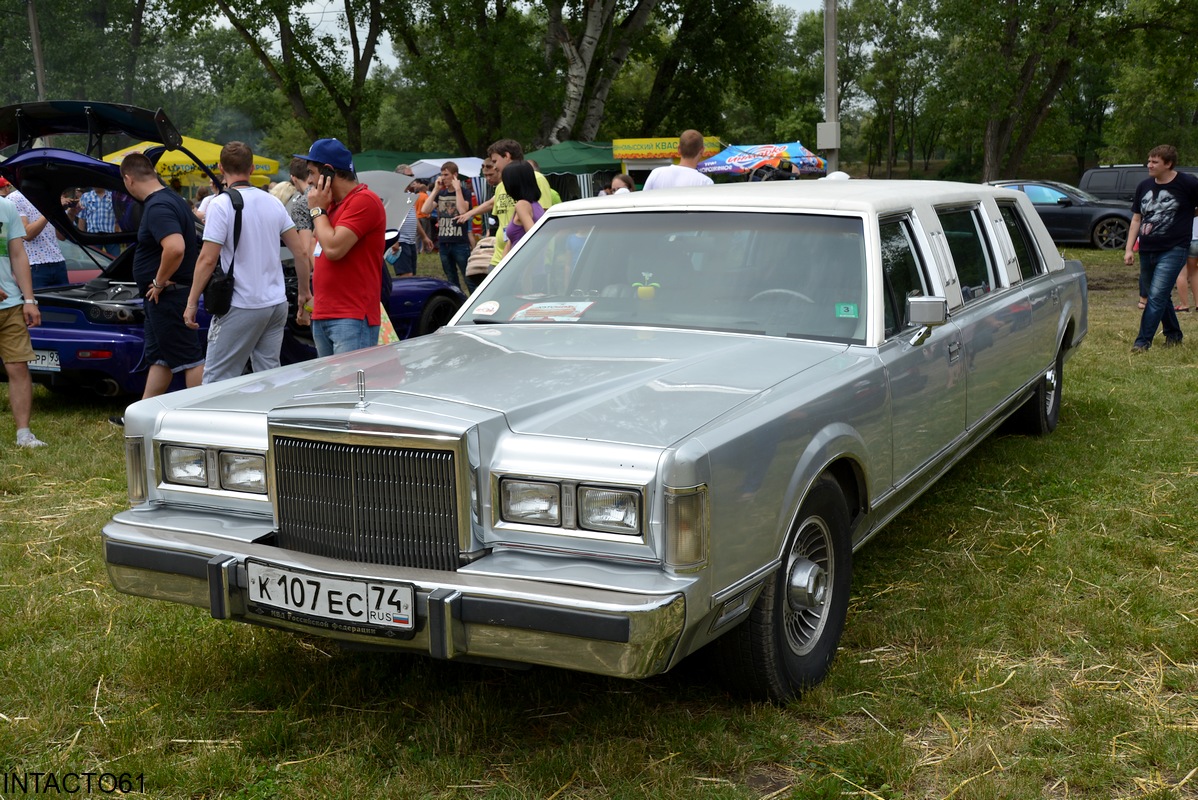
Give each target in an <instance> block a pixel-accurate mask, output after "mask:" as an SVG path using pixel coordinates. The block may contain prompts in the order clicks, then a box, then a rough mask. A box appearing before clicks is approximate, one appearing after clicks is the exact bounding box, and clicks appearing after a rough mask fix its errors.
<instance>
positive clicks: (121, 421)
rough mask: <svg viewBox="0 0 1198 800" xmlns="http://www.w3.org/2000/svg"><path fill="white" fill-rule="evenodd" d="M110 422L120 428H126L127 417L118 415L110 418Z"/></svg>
mask: <svg viewBox="0 0 1198 800" xmlns="http://www.w3.org/2000/svg"><path fill="white" fill-rule="evenodd" d="M108 421H109V422H110V423H112V424H113V425H115V426H117V427H118V428H123V427H125V417H124V416H123V415H121V414H117V415H116V416H113V417H109V418H108Z"/></svg>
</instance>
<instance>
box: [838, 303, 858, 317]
mask: <svg viewBox="0 0 1198 800" xmlns="http://www.w3.org/2000/svg"><path fill="white" fill-rule="evenodd" d="M857 317H858V314H857V304H856V303H837V304H836V318H837V319H857Z"/></svg>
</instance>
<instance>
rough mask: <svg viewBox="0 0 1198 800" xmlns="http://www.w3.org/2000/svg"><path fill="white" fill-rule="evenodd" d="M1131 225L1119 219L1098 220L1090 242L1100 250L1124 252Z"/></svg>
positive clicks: (1091, 233)
mask: <svg viewBox="0 0 1198 800" xmlns="http://www.w3.org/2000/svg"><path fill="white" fill-rule="evenodd" d="M1129 230H1131V223H1129V222H1128V221H1127V220H1125V219H1120V218H1119V217H1107V218H1106V219H1100V220H1098V224H1097V225H1095V226H1094V230H1093V231H1091V232H1090V241H1091V242H1093V243H1094V246H1095V247H1097V248H1098V249H1099V250H1122V249H1123V245H1125V244H1127V233H1128V231H1129Z"/></svg>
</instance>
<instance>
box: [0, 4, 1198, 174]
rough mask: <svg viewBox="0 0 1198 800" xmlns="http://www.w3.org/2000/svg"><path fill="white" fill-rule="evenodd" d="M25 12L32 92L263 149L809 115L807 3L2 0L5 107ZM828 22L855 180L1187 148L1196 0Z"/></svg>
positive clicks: (775, 127)
mask: <svg viewBox="0 0 1198 800" xmlns="http://www.w3.org/2000/svg"><path fill="white" fill-rule="evenodd" d="M30 8H33V9H34V10H35V11H36V12H37V14H38V16H39V18H40V20H41V28H42V37H41V40H42V51H43V55H44V62H45V66H46V82H47V92H48V96H49V97H50V98H70V99H97V100H108V101H117V102H132V103H135V104H137V105H142V106H148V107H151V108H155V107H158V106H161V107H163V108H165V109H166V110H167V111H168V113H169V114H170V115H171V117H172V119H174V120H175V121H176V123H177V124H178V125H179V127H180V128H181V129H182V130H183V131H184V132H185V133H188V134H192V135H196V136H199V137H201V138H208V139H215V140H222V139H229V138H240V139H243V140H246V141H249V142H250V143H251V144H253V145H254V146H255V147H261V148H262V149H263V150H264V151H265V152H267V153H268V154H274V155H279V154H286V153H291V152H298V151H300V150H302V149H305V148H306V147H307V146H308V144H310V142H311V141H312V140H313V139H314V138H318V137H322V136H337V137H339V138H342V139H343V140H345V141H346V142H347V143H348V144H349V145H350V146H351V147H352V148H354V149H403V150H409V149H414V150H419V149H440V150H452V151H458V152H461V153H468V154H475V155H481V154H482V153H483V152H484V151H485V149H486V147H487V145H488V144H490V143H491V142H492V141H494V140H496V139H499V138H514V139H517V140H518V141H521V142H523V143H524V144H525V145H526V146H527V147H533V146H536V145H537V144H540V143H544V142H547V141H553V140H557V139H561V138H567V137H573V138H592V137H594V138H600V139H611V138H616V137H627V136H637V135H645V136H674V135H677V133H678V132H679V131H680V130H682V129H684V128H689V127H696V128H699V129H701V130H703V131H704V133H707V134H708V135H713V136H718V137H720V138H722V139H723V140H725V141H729V142H733V141H739V142H760V141H775V140H791V139H800V140H802V141H804V142H805V143H807V144H808V146H811V145H812V144H813V143H814V138H815V126H816V124H817V123H818V122H820V121H822V119H823V116H824V110H823V108H824V104H823V94H824V90H823V67H824V64H823V61H824V59H823V35H824V31H823V14H822V12H807V13H804V14H801V15H798V16H797V17H793V16H792V15H791V13H790V12H789V11H787V10H785V9H784V8H783V7H781V6H777V5H772V4H771V2H770V0H729V2H720V3H717V2H714V0H610V2H605V3H575V2H565V0H537V1H536V2H529V3H525V2H513V0H413V2H410V3H383V2H382V0H337V2H335V3H331V4H329V5H327V6H322V7H314V6H311V5H309V4H305V3H302V2H300V0H246V2H237V3H234V2H232V0H217V2H216V4H212V3H209V2H206V1H205V2H201V0H104V2H101V3H89V2H85V0H0V11H4V12H7V14H6V16H7V18H8V19H9V20H10V22H11V23H12V24H13V26H15V27H14V30H16V31H17V32H18V35H16V36H10V37H9V38H8V39H7V40H6V42H7V46H6V49H5V56H6V57H5V58H4V59H2V60H0V86H2V87H3V88H0V103H12V102H19V101H27V100H30V99H32V98H33V97H34V96H35V85H34V76H33V54H32V46H31V41H30V40H29V39H28V38H27V37H25V36H23V35H19V34H22V33H23V32H24V31H25V30H26V29H27V22H26V20H27V11H28V10H29V9H30ZM837 28H838V79H839V82H838V103H839V113H840V119H841V125H842V143H841V150H840V160H841V162H842V163H843V164H846V165H850V166H849V168H850V169H851V170H852V171H854V172H856V173H858V174H861V173H867V174H878V175H885V174H890V172H891V171H892V170H894V169H901V170H902V171H903V172H905V173H910V174H918V173H921V172H922V173H925V174H926V173H930V172H931V171H932V170H933V167H932V164H933V162H934V161H936V162H939V163H945V162H947V163H949V164H950V167H949V169H948V170H947V171H945V172H942V173H941V176H942V177H961V178H967V179H980V178H990V177H998V176H1000V175H1001V176H1007V175H1013V174H1015V173H1019V174H1020V175H1021V176H1024V177H1037V176H1039V175H1040V172H1041V171H1042V170H1043V169H1044V168H1045V165H1047V164H1049V163H1053V164H1054V165H1055V164H1056V163H1057V162H1056V158H1055V157H1056V156H1059V155H1066V156H1069V157H1071V158H1072V159H1073V160H1074V162H1075V166H1074V170H1073V171H1075V172H1076V173H1077V174H1080V172H1081V171H1082V170H1083V169H1084V168H1085V167H1087V166H1089V165H1091V164H1093V163H1095V162H1096V161H1097V160H1103V161H1129V160H1137V161H1138V160H1140V159H1142V158H1143V153H1144V152H1145V151H1146V150H1147V149H1148V148H1150V147H1151V146H1153V145H1154V144H1159V143H1161V142H1172V143H1173V144H1176V145H1177V146H1178V147H1179V149H1180V150H1181V152H1182V158H1183V160H1185V161H1193V160H1194V156H1193V155H1187V153H1188V154H1194V153H1198V84H1196V83H1195V81H1193V80H1192V79H1191V78H1192V76H1193V75H1195V74H1198V49H1195V48H1194V47H1192V46H1191V43H1192V42H1193V41H1194V40H1195V38H1198V4H1195V3H1187V2H1183V1H1182V0H841V2H840V4H839V8H838V12H837ZM388 39H389V40H390V46H388V44H387V41H388ZM1116 44H1117V45H1118V46H1114V45H1116ZM854 162H855V163H854ZM875 170H876V172H875Z"/></svg>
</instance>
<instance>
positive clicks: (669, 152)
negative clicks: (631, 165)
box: [611, 137, 723, 160]
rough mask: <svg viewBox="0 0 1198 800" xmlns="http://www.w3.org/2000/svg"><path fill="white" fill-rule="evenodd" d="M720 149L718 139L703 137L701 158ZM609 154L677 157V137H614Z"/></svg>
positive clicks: (615, 155) (627, 157) (613, 155)
mask: <svg viewBox="0 0 1198 800" xmlns="http://www.w3.org/2000/svg"><path fill="white" fill-rule="evenodd" d="M722 149H723V148H722V147H721V146H720V140H719V139H716V138H711V137H704V138H703V158H710V157H711V156H714V155H715V154H716V153H718V152H720V151H721V150H722ZM611 155H612V158H616V159H620V160H625V159H627V160H633V159H637V158H678V138H677V137H672V138H669V139H661V138H653V139H615V140H613V141H612V143H611Z"/></svg>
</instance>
